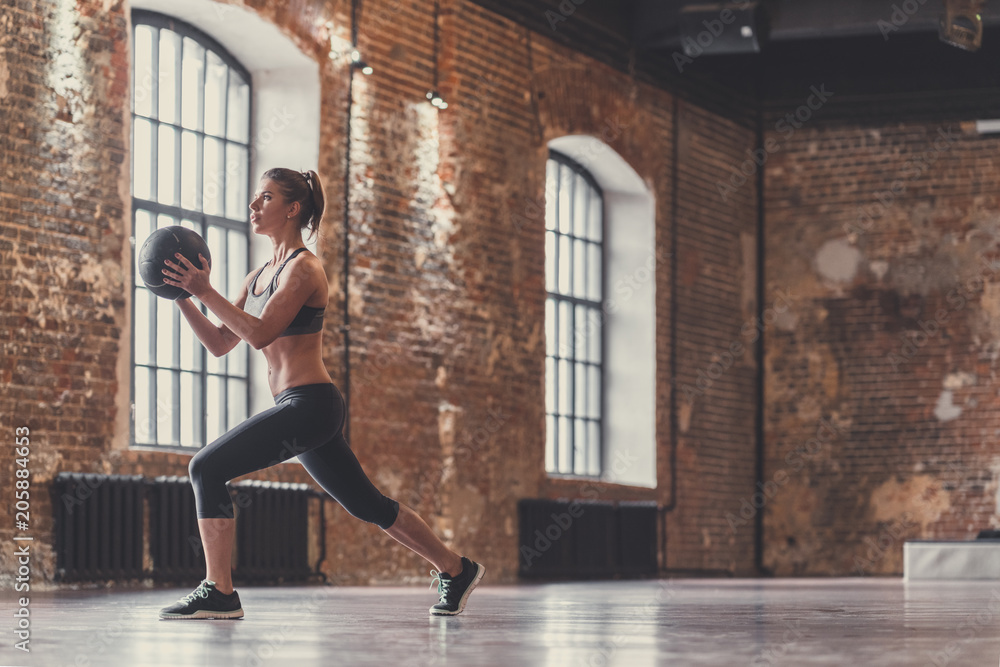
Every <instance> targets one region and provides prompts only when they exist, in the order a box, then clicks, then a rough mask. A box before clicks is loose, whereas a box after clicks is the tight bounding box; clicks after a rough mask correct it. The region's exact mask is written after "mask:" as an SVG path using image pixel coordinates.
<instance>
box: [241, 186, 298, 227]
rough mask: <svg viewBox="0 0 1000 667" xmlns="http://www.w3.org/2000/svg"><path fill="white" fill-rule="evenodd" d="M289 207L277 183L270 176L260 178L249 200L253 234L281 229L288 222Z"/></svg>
mask: <svg viewBox="0 0 1000 667" xmlns="http://www.w3.org/2000/svg"><path fill="white" fill-rule="evenodd" d="M290 207H291V205H290V203H289V202H287V201H285V198H284V197H282V196H281V192H280V191H279V190H278V187H277V183H275V182H274V181H272V180H271V179H270V178H262V179H261V181H260V183H259V184H258V185H257V192H255V193H254V195H253V199H252V200H251V201H250V230H251V231H252V232H253V233H254V234H266V233H267V232H268V231H272V230H274V231H276V230H278V229H281V227H283V226H284V225H285V223H287V222H288V215H289V212H290V211H289V209H290Z"/></svg>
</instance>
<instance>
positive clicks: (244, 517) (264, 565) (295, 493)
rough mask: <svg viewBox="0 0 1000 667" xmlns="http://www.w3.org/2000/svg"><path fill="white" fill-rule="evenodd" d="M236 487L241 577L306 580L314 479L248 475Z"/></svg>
mask: <svg viewBox="0 0 1000 667" xmlns="http://www.w3.org/2000/svg"><path fill="white" fill-rule="evenodd" d="M233 489H234V491H235V492H236V498H235V500H236V508H237V509H236V559H235V560H236V564H235V574H236V576H237V577H239V578H240V580H241V581H276V582H279V583H283V582H290V581H303V580H306V579H309V577H310V576H312V575H314V574H316V572H314V570H313V569H312V568H310V567H309V499H310V498H311V497H313V496H314V495H316V492H315V491H313V489H312V488H311V487H310V486H309V485H308V484H290V483H287V482H280V483H279V482H262V481H247V482H240V483H238V484H234V485H233Z"/></svg>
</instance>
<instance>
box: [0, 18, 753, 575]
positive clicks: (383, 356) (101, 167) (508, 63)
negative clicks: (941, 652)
mask: <svg viewBox="0 0 1000 667" xmlns="http://www.w3.org/2000/svg"><path fill="white" fill-rule="evenodd" d="M234 4H237V5H238V4H239V3H234ZM105 5H106V3H88V2H79V3H76V5H75V6H72V7H70V6H64V4H63V3H54V2H41V1H35V0H31V2H28V3H25V2H19V3H12V2H9V1H5V2H4V4H3V5H2V7H3V10H4V11H3V14H2V16H3V18H2V19H0V20H2V21H3V22H4V23H3V24H2V25H3V27H4V32H2V33H0V35H2V37H0V38H2V39H4V42H3V43H2V44H0V49H2V51H0V52H2V54H3V57H2V58H0V92H3V93H4V94H3V95H0V112H2V117H3V119H4V122H3V124H2V125H0V142H2V148H3V150H2V151H0V164H2V167H3V169H2V175H3V178H2V181H0V253H2V262H0V271H2V272H3V273H2V274H0V275H2V279H3V289H4V299H3V301H2V303H0V329H2V332H0V333H2V335H0V341H2V344H3V345H4V357H3V360H2V365H0V372H2V374H3V376H2V379H3V386H2V388H0V391H2V392H3V393H2V394H0V415H2V419H3V424H2V425H3V428H4V429H5V432H9V433H12V429H13V426H14V425H16V424H15V422H17V424H20V423H25V424H27V425H29V426H30V427H31V428H32V436H33V441H34V442H35V443H36V445H37V446H36V447H35V448H34V449H33V454H32V467H33V472H34V474H35V478H34V483H35V484H36V487H34V488H36V489H42V488H44V487H45V486H47V484H48V482H49V481H50V480H51V478H52V477H53V476H54V475H55V474H56V473H57V472H60V471H67V470H73V471H83V472H93V471H99V472H106V473H118V474H142V475H145V476H148V477H154V476H157V475H184V474H186V470H187V462H188V459H189V457H188V455H187V454H183V453H176V452H158V451H150V450H133V449H129V448H128V446H127V445H128V443H127V439H128V435H127V433H128V413H127V402H128V398H127V396H128V392H129V372H130V369H129V367H128V361H129V360H128V349H129V342H128V332H129V330H130V329H129V327H130V323H129V322H128V319H127V316H126V314H127V313H128V310H129V308H128V284H129V282H128V281H129V280H131V267H130V266H129V259H128V258H129V252H128V244H127V236H128V230H129V226H130V221H129V187H128V170H129V167H128V155H127V138H128V132H129V128H128V123H129V116H128V108H129V103H128V102H129V98H128V95H129V62H128V58H129V53H128V33H127V30H128V28H127V12H128V11H129V10H128V7H127V5H124V4H122V3H119V4H115V5H113V6H112V7H110V8H108V7H106V6H105ZM247 6H248V7H251V8H252V9H253V10H254V11H258V12H259V13H260V15H261V16H262V17H264V18H265V19H266V20H269V21H271V22H273V23H275V24H276V25H278V26H279V27H280V28H281V29H282V30H283V31H284V32H285V34H287V35H288V36H290V37H291V38H292V39H293V40H294V41H295V42H296V44H297V45H298V46H299V47H300V48H301V49H302V50H303V51H304V52H306V53H308V54H310V55H311V56H313V57H315V58H317V59H319V60H321V62H322V65H321V67H320V72H321V78H322V88H323V89H322V95H321V100H322V101H321V103H322V113H321V119H322V120H321V123H322V125H321V128H320V136H321V146H320V171H321V173H322V174H323V176H324V179H325V183H326V186H327V194H328V209H327V210H328V217H327V220H326V228H325V229H324V230H323V231H322V232H321V235H320V241H319V249H320V252H321V255H322V257H323V260H324V262H325V264H326V268H327V272H328V275H329V277H330V285H331V304H330V306H331V307H330V308H329V309H328V314H329V316H330V319H329V321H328V323H327V328H326V334H325V356H326V361H327V365H328V367H329V368H330V370H331V373H332V374H333V377H334V380H335V381H336V382H337V383H338V385H340V386H342V387H344V386H346V377H345V374H344V368H343V364H342V354H343V338H342V336H341V334H340V331H339V326H340V324H341V321H340V313H341V307H342V305H343V303H344V298H345V295H344V294H343V292H342V290H341V277H342V264H341V258H342V251H343V246H342V242H343V241H342V236H341V225H342V211H343V204H344V202H343V188H342V184H343V176H344V172H343V158H344V150H345V146H346V141H345V140H346V137H345V127H346V120H347V119H346V108H347V73H346V70H345V68H344V63H343V61H336V60H328V59H326V53H327V51H328V49H329V42H328V38H329V36H328V35H327V33H326V29H325V28H324V26H325V25H326V22H327V21H328V20H329V21H332V24H333V26H334V37H335V40H344V39H349V37H350V26H349V21H348V19H349V3H347V2H343V1H342V2H338V3H335V4H330V3H326V4H324V3H319V2H302V3H296V4H292V5H286V4H284V3H266V4H265V3H247ZM432 10H433V4H432V3H430V2H426V3H401V2H394V1H391V0H385V1H382V2H366V3H364V11H363V13H362V16H361V25H360V29H359V40H360V46H361V48H362V50H363V52H364V55H365V58H366V60H367V61H368V62H369V63H370V64H371V65H372V66H373V67H374V68H375V70H376V74H375V76H372V77H362V76H360V75H356V76H355V87H354V92H353V94H354V101H355V105H354V117H353V128H354V129H353V133H352V136H351V141H352V144H351V179H350V210H351V220H350V224H351V237H350V243H351V247H350V251H351V266H350V286H349V288H348V294H347V299H348V304H349V309H350V313H351V327H352V328H351V349H350V352H351V378H350V386H351V418H352V419H351V427H352V433H351V436H352V445H353V447H354V449H355V451H356V452H357V455H358V458H359V459H360V460H361V462H362V464H363V465H364V466H365V467H366V469H367V470H368V471H369V473H370V474H371V476H372V478H373V480H374V481H375V482H376V483H377V484H378V485H379V486H380V487H381V488H382V489H383V490H384V491H385V492H386V493H387V494H389V495H392V496H394V497H396V498H398V499H399V500H400V501H402V502H405V503H407V504H409V505H411V506H413V507H414V508H415V509H417V510H418V512H420V513H421V514H422V515H423V516H424V517H425V518H426V519H427V520H428V522H429V523H431V525H432V526H433V527H435V529H437V530H438V531H439V532H440V533H441V534H443V535H444V536H445V537H446V539H448V541H449V542H451V543H452V544H453V545H454V546H455V548H456V549H458V550H460V551H462V552H466V553H469V554H471V555H473V556H476V557H480V558H482V559H483V560H485V561H487V562H488V563H489V565H490V568H491V573H492V574H491V578H492V580H493V581H495V582H501V581H511V580H512V579H513V578H514V576H515V573H516V570H517V548H518V544H517V517H516V502H517V500H518V499H520V498H523V497H560V496H562V497H568V496H579V495H581V494H583V492H584V491H585V490H586V488H587V484H589V483H572V482H569V481H566V480H550V479H548V478H547V476H546V475H545V473H544V465H543V454H544V430H543V429H544V378H543V370H544V349H545V347H544V299H545V292H544V243H543V238H544V217H543V211H544V206H543V204H544V170H545V160H546V156H547V150H546V143H547V141H549V140H550V139H553V138H555V137H558V136H562V135H564V134H568V133H583V134H592V135H594V136H597V137H599V138H602V139H604V140H605V141H607V142H608V144H609V145H610V146H611V147H612V148H614V149H615V150H616V151H617V152H618V153H619V154H621V155H622V156H623V157H624V158H625V159H626V160H627V161H628V162H629V164H631V165H632V166H633V168H634V169H635V170H636V171H637V172H638V173H639V175H640V176H641V177H642V178H643V179H644V180H645V181H646V182H647V184H649V186H650V188H651V189H652V191H653V194H654V196H655V198H656V230H657V231H656V248H655V250H656V252H657V256H658V257H670V256H672V255H671V253H674V249H673V247H672V244H673V238H674V235H675V230H674V228H673V225H674V224H676V225H677V229H676V236H677V240H678V248H677V251H676V257H677V259H678V264H677V268H676V275H677V280H678V284H677V286H676V288H675V287H674V286H673V284H672V281H673V276H674V267H673V265H672V264H671V263H670V262H669V261H667V262H665V263H663V264H661V265H658V266H657V282H656V285H655V289H656V303H657V313H656V326H657V331H656V336H657V377H658V385H659V386H658V392H657V415H656V423H657V476H658V479H659V482H660V483H659V486H658V487H657V488H656V489H653V490H644V489H629V488H625V487H616V486H613V485H600V484H598V485H596V486H595V487H594V488H596V489H598V494H599V495H600V496H601V498H602V499H606V500H615V499H652V500H656V501H658V502H659V503H660V504H662V505H666V504H668V503H669V502H670V501H671V500H672V499H673V498H675V497H676V506H675V507H674V508H673V510H672V511H671V512H670V513H669V515H668V516H669V519H668V527H669V530H670V542H669V555H668V566H669V567H671V568H672V569H686V570H726V571H731V572H746V571H748V570H749V568H750V567H751V565H752V562H751V561H752V559H751V556H750V552H751V550H750V547H749V545H750V540H751V534H750V532H749V531H747V532H745V533H744V532H741V533H739V534H736V535H729V534H727V532H726V530H727V529H728V526H727V524H726V522H725V519H724V518H723V515H722V513H721V512H720V510H719V508H720V507H733V508H737V509H738V507H739V502H740V499H741V498H742V497H744V496H746V495H748V494H750V493H752V492H753V488H752V482H753V478H752V460H753V442H752V440H753V420H752V413H753V409H754V407H753V404H752V402H747V401H746V400H745V399H746V396H748V395H752V392H753V386H752V378H753V376H754V372H755V371H754V359H753V356H752V353H751V352H744V353H742V356H740V358H739V359H734V361H733V363H732V366H731V368H728V369H727V370H726V371H725V373H724V374H723V375H722V376H721V377H717V378H714V379H713V384H712V386H711V387H708V388H705V389H704V391H701V393H696V395H693V396H691V397H688V398H685V397H684V396H681V395H678V396H676V397H674V396H673V395H672V393H671V391H672V389H671V386H670V378H671V376H672V375H673V369H672V368H671V359H672V356H671V349H672V347H671V345H672V340H671V331H672V330H673V327H674V324H673V322H672V313H673V312H674V311H675V310H676V313H677V325H676V330H677V332H678V339H679V340H678V346H677V358H678V360H679V361H678V386H681V385H684V384H689V385H692V386H696V383H697V381H698V378H699V375H698V372H699V370H704V371H705V372H712V371H711V369H712V368H713V366H712V364H715V363H717V362H719V361H720V359H722V357H721V356H720V355H724V354H725V352H726V350H727V349H728V347H729V345H730V343H731V342H732V341H734V340H738V339H739V337H740V335H741V334H740V326H741V325H742V324H743V323H744V322H746V321H747V320H748V319H750V318H751V317H752V314H753V312H754V303H755V296H754V288H753V285H754V284H755V283H754V281H755V279H756V278H755V272H756V268H755V262H756V257H755V250H754V244H753V238H754V233H755V232H754V229H755V225H756V213H755V210H756V203H755V199H754V196H755V195H754V190H753V188H752V187H751V186H747V187H745V188H742V189H740V190H739V192H738V193H736V194H734V195H732V196H731V197H729V199H728V200H727V201H723V200H722V199H721V197H720V194H719V192H718V188H717V181H718V179H719V178H720V177H721V175H722V174H724V173H725V172H726V171H727V170H728V168H729V167H730V166H731V165H733V164H738V163H739V162H741V161H742V160H743V159H744V151H745V150H746V149H747V148H749V147H750V146H751V145H752V138H753V134H752V132H751V131H750V130H748V129H746V128H745V127H743V126H741V125H740V124H738V123H736V122H734V121H732V120H728V119H726V118H724V117H721V116H719V115H717V114H713V113H708V112H706V111H704V110H702V109H700V108H699V107H698V105H697V104H693V103H690V102H686V101H685V102H677V104H676V105H675V100H674V98H673V96H672V95H670V94H669V93H667V92H664V91H662V90H658V89H655V88H653V87H650V86H648V85H645V84H638V83H635V82H633V81H632V80H631V79H630V78H629V77H627V76H625V75H623V74H622V73H620V72H617V71H615V70H613V69H611V68H610V67H607V66H605V65H601V64H597V63H594V62H593V61H592V60H590V59H589V58H588V57H587V56H586V55H585V54H583V53H581V52H579V51H574V50H571V49H569V48H567V47H566V46H564V45H560V44H558V43H556V42H555V41H553V40H551V39H549V37H547V36H545V35H539V34H532V35H530V36H529V35H528V34H527V33H526V32H525V30H524V29H523V28H521V27H518V26H516V25H515V24H514V23H512V22H510V21H508V20H506V19H501V18H499V17H498V16H496V15H495V14H491V13H490V12H488V11H486V10H484V9H482V8H481V7H479V6H478V5H475V4H473V3H471V2H465V1H463V0H448V1H444V2H442V3H441V24H442V35H441V38H442V42H441V50H440V54H439V68H440V73H441V74H440V78H441V81H440V89H441V91H442V92H443V93H444V94H445V96H446V98H447V99H448V101H449V103H450V104H451V106H450V107H449V109H448V110H447V111H446V112H444V113H439V112H437V111H436V110H434V109H433V108H432V107H430V106H429V105H428V104H427V103H426V102H425V101H424V97H423V96H424V93H425V92H426V91H427V90H428V88H429V87H430V86H431V84H432V81H433V70H432V66H433V65H432V56H433V43H432V38H431V31H430V26H431V21H432ZM15 47H16V48H15ZM67 75H68V76H67ZM677 108H679V109H680V113H679V114H678V113H675V109H677ZM8 119H9V122H8ZM675 130H676V131H677V135H678V136H679V137H680V142H679V143H678V145H677V146H676V154H677V156H678V157H679V160H680V162H679V164H680V166H679V167H676V166H675V164H674V154H675V146H674V135H675ZM675 173H676V180H677V183H678V187H679V188H680V189H679V194H678V198H677V201H676V202H675V200H674V191H673V190H674V182H675ZM675 214H676V216H677V217H676V220H675V218H674V215H675ZM609 278H613V277H609ZM674 293H676V294H677V302H676V304H675V303H674V301H673V296H672V295H673V294H674ZM673 401H676V404H677V406H678V418H677V428H678V429H679V437H678V439H677V441H676V443H675V442H674V441H673V435H672V429H673V425H672V402H673ZM675 458H676V461H677V470H676V471H673V470H671V468H670V465H671V462H672V461H673V460H674V459H675ZM3 461H4V464H3V465H4V470H3V471H2V472H3V474H4V475H7V476H8V477H7V479H11V477H10V475H11V473H12V468H11V463H10V459H9V458H8V457H4V459H3ZM674 472H676V477H677V479H678V488H677V489H676V490H675V489H672V488H671V486H670V484H671V480H672V479H673V477H674V475H673V473H674ZM252 477H254V478H259V479H271V480H280V481H293V482H309V481H310V480H309V477H308V476H307V475H306V474H305V473H304V471H302V470H301V469H300V468H299V467H297V466H295V465H282V466H278V467H276V468H273V469H270V470H268V471H265V472H262V473H259V474H255V475H252ZM0 489H2V491H0V502H3V503H4V504H5V506H8V507H9V506H10V500H11V495H10V490H9V489H10V487H9V486H8V485H6V484H3V485H0ZM34 498H35V497H34V496H33V505H32V511H33V517H34V520H35V523H34V527H35V530H37V531H39V532H40V533H41V534H45V532H46V531H49V530H50V529H51V520H50V518H49V517H51V507H50V506H49V504H48V501H47V500H46V494H44V493H41V494H39V496H38V497H37V501H36V500H35V499H34ZM329 508H330V510H329V511H328V513H327V516H328V522H329V524H328V531H327V560H326V564H325V567H326V570H327V573H328V575H330V576H331V578H333V579H334V580H336V581H340V582H345V583H354V582H368V581H404V580H411V579H415V578H419V577H422V576H423V575H424V572H426V570H427V569H428V568H427V566H426V564H424V563H423V562H422V561H421V560H420V559H419V558H417V557H415V556H411V555H407V552H406V551H405V550H404V549H403V548H402V547H398V546H395V544H394V542H392V540H390V539H389V538H388V537H386V536H384V535H382V533H381V531H379V530H378V529H377V528H375V527H374V526H370V525H367V524H363V523H361V522H358V521H357V520H355V519H353V518H351V517H349V516H348V515H347V514H346V513H345V512H344V511H343V510H342V509H340V508H339V507H336V506H335V505H334V504H333V503H330V505H329ZM10 531H11V528H10V522H7V523H5V524H4V525H0V539H2V540H3V544H4V546H3V549H4V551H3V552H0V553H2V556H3V558H2V562H3V564H6V563H8V562H9V558H10V551H9V547H8V546H7V545H9V544H10V543H11V542H10V540H9V539H7V538H8V537H9V536H10ZM43 551H44V550H43ZM42 556H43V558H42V560H41V561H40V566H39V569H36V570H35V571H36V572H41V575H42V577H43V578H49V577H51V575H52V570H53V562H52V559H51V554H50V553H49V552H44V553H43V554H42ZM9 570H10V568H8V567H6V565H4V566H3V571H2V572H0V576H3V574H4V573H6V572H8V571H9ZM237 576H238V575H237Z"/></svg>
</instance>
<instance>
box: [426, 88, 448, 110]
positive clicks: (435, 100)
mask: <svg viewBox="0 0 1000 667" xmlns="http://www.w3.org/2000/svg"><path fill="white" fill-rule="evenodd" d="M427 99H429V100H430V101H431V104H433V105H434V106H436V107H437V108H438V109H447V108H448V103H447V102H445V101H444V98H443V97H441V93H439V92H438V91H436V90H431V91H429V92H428V93H427Z"/></svg>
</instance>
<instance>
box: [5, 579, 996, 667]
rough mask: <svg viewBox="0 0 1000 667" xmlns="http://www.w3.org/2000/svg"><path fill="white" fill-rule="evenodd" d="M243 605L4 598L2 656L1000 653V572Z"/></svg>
mask: <svg viewBox="0 0 1000 667" xmlns="http://www.w3.org/2000/svg"><path fill="white" fill-rule="evenodd" d="M239 591H240V596H241V598H242V600H243V608H244V610H245V612H246V616H245V618H243V619H242V620H238V621H160V620H158V618H157V611H158V610H159V608H160V607H162V606H166V605H167V604H169V603H171V602H173V601H174V600H176V599H177V598H178V597H180V596H181V595H183V594H185V593H187V592H188V590H179V589H175V590H166V589H158V590H126V591H115V592H107V591H61V592H47V593H37V594H33V595H32V597H31V604H30V612H31V617H30V618H31V627H30V631H31V643H30V647H31V652H30V653H28V654H25V653H23V652H21V651H17V650H14V648H13V643H14V641H15V638H14V636H13V633H12V630H13V625H14V623H13V622H14V618H13V616H12V610H13V609H14V608H15V607H14V604H15V603H14V602H13V601H12V598H11V595H10V594H9V592H8V593H6V594H5V596H4V598H3V613H2V615H0V616H2V617H3V618H5V619H7V620H6V621H5V622H4V623H6V624H7V626H8V628H4V630H3V633H2V636H3V637H4V646H3V648H2V650H0V665H5V666H9V665H19V666H20V665H24V666H27V665H40V666H41V665H44V666H46V667H48V666H62V665H67V666H69V665H73V666H78V667H90V666H97V665H129V666H132V665H136V666H141V665H179V666H185V667H189V666H195V665H206V666H207V665H211V666H212V667H219V666H227V665H240V666H244V665H245V666H247V667H259V666H265V665H273V666H274V667H285V666H294V667H307V666H312V665H352V666H353V665H385V666H389V665H413V666H418V665H498V666H500V665H502V666H504V667H517V666H521V665H526V666H536V665H537V666H541V665H558V666H562V665H567V666H572V667H577V666H580V667H584V666H586V667H596V666H610V665H622V666H628V667H646V666H652V665H752V666H758V665H796V666H799V665H840V666H844V665H848V666H850V667H867V666H869V665H908V666H909V665H921V666H923V665H927V666H928V667H932V666H937V667H940V666H941V665H963V666H964V665H975V666H979V665H989V666H990V667H992V666H993V665H1000V581H996V582H994V581H985V582H933V583H930V582H924V583H919V584H914V583H910V584H904V583H903V582H902V581H901V580H900V579H808V580H803V579H766V580H764V579H735V580H734V579H726V580H717V579H711V580H706V579H700V580H696V579H677V580H662V581H628V582H591V583H565V584H544V585H520V586H481V587H480V588H479V589H477V590H476V591H475V593H473V595H472V597H471V599H470V602H469V605H468V607H467V608H466V611H465V613H463V614H462V615H461V616H458V617H454V618H438V617H430V616H428V614H427V607H428V606H430V605H431V604H433V603H434V602H436V596H435V593H434V592H433V591H430V590H425V589H421V588H404V587H394V588H382V587H371V588H336V587H311V588H294V587H283V588H265V587H241V588H239Z"/></svg>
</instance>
